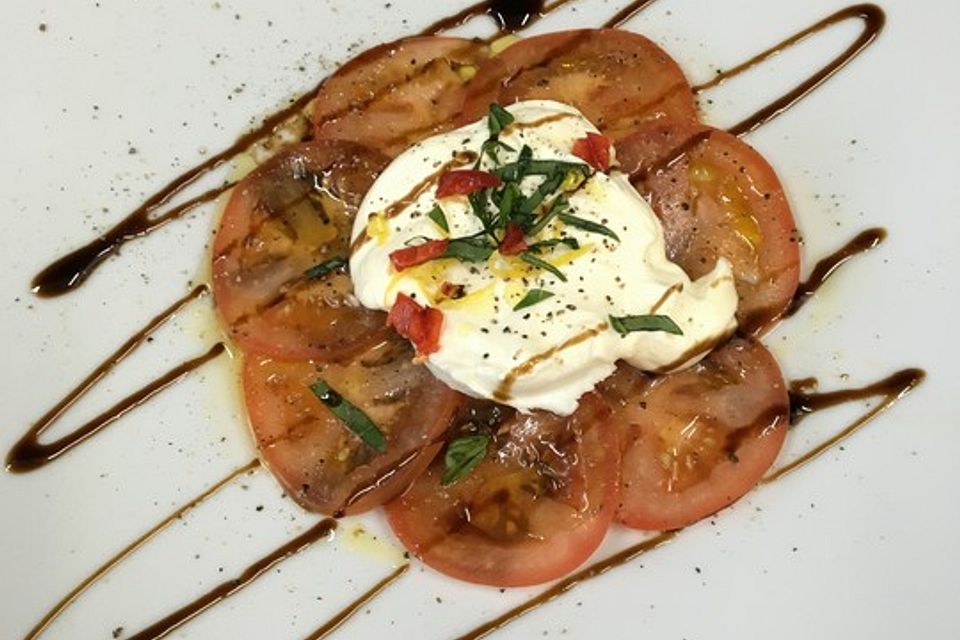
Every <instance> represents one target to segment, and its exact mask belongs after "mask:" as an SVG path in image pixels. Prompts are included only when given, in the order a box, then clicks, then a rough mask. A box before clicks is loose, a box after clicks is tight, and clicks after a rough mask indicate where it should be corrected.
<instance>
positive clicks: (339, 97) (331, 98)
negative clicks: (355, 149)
mask: <svg viewBox="0 0 960 640" xmlns="http://www.w3.org/2000/svg"><path fill="white" fill-rule="evenodd" d="M488 54H489V47H487V46H486V45H484V44H481V43H477V42H474V41H472V40H467V39H464V38H450V37H444V36H421V37H413V38H405V39H401V40H397V41H395V42H388V43H385V44H382V45H380V46H377V47H374V48H372V49H369V50H367V51H364V52H363V53H361V54H359V55H358V56H357V57H355V58H354V59H352V60H350V61H349V62H347V63H346V64H345V65H343V66H342V67H340V68H339V69H338V70H337V71H336V73H334V74H333V75H332V76H330V77H329V78H328V79H327V80H326V81H325V82H324V83H323V86H321V87H320V90H319V92H318V94H317V98H316V100H315V103H314V111H313V117H312V119H313V123H314V137H315V139H318V140H322V139H338V140H353V141H356V142H360V143H363V144H365V145H368V146H370V147H372V148H374V149H378V150H379V151H381V152H382V153H385V154H387V155H389V156H391V157H394V156H396V155H397V154H399V153H400V152H401V151H403V150H404V149H406V148H407V147H409V146H410V145H411V144H413V143H415V142H417V141H419V140H422V139H424V138H427V137H429V136H431V135H434V134H437V133H442V132H443V131H446V130H449V129H451V128H453V126H454V124H455V121H456V120H455V119H456V117H457V116H458V115H459V113H460V109H461V107H462V106H463V98H464V95H465V93H466V90H465V88H464V87H465V85H466V84H467V77H466V76H464V75H462V74H461V73H460V70H461V69H463V68H474V69H475V68H476V67H477V66H479V65H480V63H481V62H482V61H483V60H485V59H486V57H487V55H488Z"/></svg>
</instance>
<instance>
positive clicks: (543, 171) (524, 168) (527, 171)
mask: <svg viewBox="0 0 960 640" xmlns="http://www.w3.org/2000/svg"><path fill="white" fill-rule="evenodd" d="M529 148H530V147H524V149H529ZM521 151H522V150H521ZM558 172H559V173H562V174H564V176H566V175H567V174H568V173H570V172H576V173H578V174H580V175H582V176H587V175H589V174H590V169H589V168H588V167H587V165H585V164H580V163H578V162H565V161H563V160H533V159H531V158H530V157H526V158H524V157H523V156H522V155H521V157H520V158H519V159H518V160H517V161H516V162H508V163H506V164H505V165H503V166H502V167H500V168H499V169H496V170H495V171H494V173H495V174H496V175H497V176H498V177H499V178H500V179H501V180H504V181H511V180H519V179H521V178H523V177H524V176H551V175H553V174H554V173H558Z"/></svg>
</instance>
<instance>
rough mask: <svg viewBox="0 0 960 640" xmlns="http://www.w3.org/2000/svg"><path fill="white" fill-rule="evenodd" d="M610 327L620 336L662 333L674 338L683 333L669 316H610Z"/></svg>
mask: <svg viewBox="0 0 960 640" xmlns="http://www.w3.org/2000/svg"><path fill="white" fill-rule="evenodd" d="M610 326H611V327H613V330H614V331H616V332H617V333H619V334H620V335H622V336H625V335H627V334H628V333H632V332H634V331H663V332H664V333H670V334H673V335H675V336H682V335H683V331H682V330H681V329H680V327H678V326H677V323H676V322H674V321H673V320H672V319H671V318H670V316H659V315H641V316H620V317H616V316H610Z"/></svg>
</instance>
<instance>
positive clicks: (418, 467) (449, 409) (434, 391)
mask: <svg viewBox="0 0 960 640" xmlns="http://www.w3.org/2000/svg"><path fill="white" fill-rule="evenodd" d="M412 357H413V353H412V351H411V349H410V346H409V345H408V344H407V343H406V341H404V340H402V339H400V338H399V337H398V336H395V335H393V336H391V337H389V338H388V339H387V340H385V341H384V342H382V343H380V344H378V345H376V346H374V347H373V348H371V349H370V350H368V351H366V352H364V353H363V354H361V355H360V356H359V357H358V358H357V359H355V360H354V361H353V362H352V363H350V364H323V363H313V362H310V361H308V360H297V361H286V360H278V359H276V358H272V357H270V356H266V355H261V354H255V353H249V354H247V356H246V359H245V362H244V368H243V389H244V397H245V400H246V406H247V412H248V414H249V416H250V424H251V427H252V429H253V435H254V437H255V439H256V443H257V447H258V448H259V449H260V455H261V456H262V458H263V461H264V463H265V464H266V466H267V467H269V468H270V470H271V471H272V472H273V475H274V476H276V478H277V479H278V480H279V482H280V484H281V485H283V487H284V488H285V489H286V491H287V492H288V493H289V495H290V496H291V497H292V498H293V499H294V500H296V501H297V502H298V503H299V504H300V505H302V506H303V507H304V508H306V509H310V510H311V511H319V512H321V513H325V514H332V513H335V512H337V511H338V510H341V509H343V510H344V512H345V513H358V512H360V511H365V510H367V509H370V508H372V507H374V506H376V505H378V504H381V503H383V502H384V501H386V500H388V499H390V498H392V497H393V496H395V495H397V494H398V493H399V492H401V491H403V489H404V488H405V487H406V486H407V485H408V484H409V483H410V482H411V481H412V480H413V478H415V477H416V476H417V475H418V474H419V473H420V472H421V471H422V470H423V469H424V467H425V466H426V465H427V464H429V462H430V460H431V459H432V458H433V456H434V455H435V454H436V453H437V451H438V450H439V449H440V447H441V446H442V445H441V444H440V442H439V438H440V436H441V435H442V434H443V433H444V431H445V429H446V428H447V426H448V424H449V422H450V420H451V418H452V416H453V415H454V413H455V411H456V409H457V407H458V406H459V404H460V396H459V394H457V393H456V392H454V391H452V390H450V389H448V388H447V387H446V386H445V385H444V384H443V383H441V382H439V381H437V380H436V379H435V378H434V377H433V376H432V375H431V374H430V372H429V371H427V369H426V367H424V366H421V365H415V364H413V362H412V360H411V358H412ZM318 380H323V381H324V382H326V383H327V384H328V385H330V387H332V388H333V389H334V390H335V391H336V392H337V393H339V394H340V395H341V396H343V397H344V398H345V399H347V400H348V401H350V402H351V403H353V404H354V405H356V406H357V407H359V408H360V409H361V410H362V411H363V412H364V413H366V414H367V416H369V417H370V419H371V420H373V422H374V423H375V424H376V425H377V426H378V427H379V428H380V430H381V431H383V433H384V434H385V436H386V441H387V446H386V451H385V453H383V454H378V453H377V452H376V451H375V450H374V449H372V448H371V447H369V446H368V445H366V444H364V443H363V442H362V441H361V440H360V438H359V437H358V436H357V435H355V434H354V433H353V432H352V431H350V430H349V429H348V428H347V426H346V425H345V424H344V423H343V422H342V421H341V420H340V419H339V418H337V417H336V416H335V415H334V414H333V413H331V412H330V410H329V409H328V408H327V407H326V405H324V404H323V403H322V402H321V401H320V400H318V399H317V398H316V396H314V394H313V392H312V391H311V390H310V385H311V384H313V383H315V382H317V381H318ZM378 479H379V481H378ZM363 489H367V490H366V491H362V490H363ZM357 492H360V493H359V495H357V496H355V497H356V498H358V499H357V500H356V501H355V502H353V503H352V504H348V502H350V500H349V499H350V497H351V496H352V495H354V494H356V493H357Z"/></svg>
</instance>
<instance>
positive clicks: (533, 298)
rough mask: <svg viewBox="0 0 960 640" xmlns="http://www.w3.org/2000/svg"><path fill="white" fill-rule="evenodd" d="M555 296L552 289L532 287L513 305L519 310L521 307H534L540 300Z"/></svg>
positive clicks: (514, 308) (515, 309)
mask: <svg viewBox="0 0 960 640" xmlns="http://www.w3.org/2000/svg"><path fill="white" fill-rule="evenodd" d="M553 296H554V293H553V292H552V291H547V290H546V289H530V291H528V292H527V295H525V296H523V300H521V301H520V302H518V303H517V304H515V305H514V306H513V310H514V311H519V310H520V309H526V308H527V307H532V306H533V305H535V304H537V303H538V302H543V301H544V300H546V299H547V298H552V297H553Z"/></svg>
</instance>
